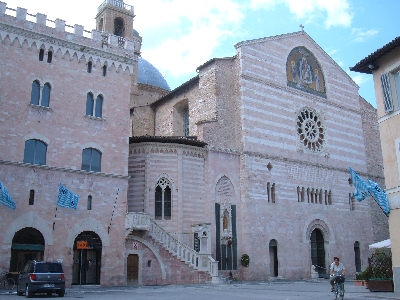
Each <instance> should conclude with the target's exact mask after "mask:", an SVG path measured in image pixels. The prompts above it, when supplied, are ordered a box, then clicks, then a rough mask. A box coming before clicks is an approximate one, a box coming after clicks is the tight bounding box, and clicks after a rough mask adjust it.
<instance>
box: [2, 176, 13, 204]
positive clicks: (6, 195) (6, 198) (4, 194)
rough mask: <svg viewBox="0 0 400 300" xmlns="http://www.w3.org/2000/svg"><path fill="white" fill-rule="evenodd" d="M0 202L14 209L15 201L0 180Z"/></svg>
mask: <svg viewBox="0 0 400 300" xmlns="http://www.w3.org/2000/svg"><path fill="white" fill-rule="evenodd" d="M0 204H3V205H5V206H7V207H9V208H11V209H15V208H16V206H15V202H14V201H13V199H12V198H11V196H10V194H9V193H8V191H7V189H6V187H5V186H4V185H3V183H2V182H1V181H0Z"/></svg>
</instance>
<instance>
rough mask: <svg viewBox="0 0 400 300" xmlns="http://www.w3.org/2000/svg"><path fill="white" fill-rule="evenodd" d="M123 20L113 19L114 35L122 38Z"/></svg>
mask: <svg viewBox="0 0 400 300" xmlns="http://www.w3.org/2000/svg"><path fill="white" fill-rule="evenodd" d="M124 31H125V28H124V20H123V19H122V18H115V19H114V35H116V36H124V33H125V32H124Z"/></svg>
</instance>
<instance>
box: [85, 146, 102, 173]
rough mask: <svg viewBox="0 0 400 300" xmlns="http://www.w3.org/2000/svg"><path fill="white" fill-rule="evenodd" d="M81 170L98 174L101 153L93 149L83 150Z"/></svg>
mask: <svg viewBox="0 0 400 300" xmlns="http://www.w3.org/2000/svg"><path fill="white" fill-rule="evenodd" d="M81 169H82V170H85V171H89V172H100V171H101V152H100V151H99V150H97V149H94V148H86V149H83V151H82V167H81Z"/></svg>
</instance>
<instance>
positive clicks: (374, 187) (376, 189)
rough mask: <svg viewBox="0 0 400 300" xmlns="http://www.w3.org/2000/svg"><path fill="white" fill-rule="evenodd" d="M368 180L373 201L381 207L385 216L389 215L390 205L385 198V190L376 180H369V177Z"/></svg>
mask: <svg viewBox="0 0 400 300" xmlns="http://www.w3.org/2000/svg"><path fill="white" fill-rule="evenodd" d="M368 182H369V185H370V191H371V193H372V195H373V196H374V198H375V201H376V202H377V203H378V205H379V206H380V207H381V208H382V210H383V212H384V213H385V215H386V216H387V215H389V213H390V206H389V202H388V200H387V197H386V193H385V191H384V190H383V189H382V188H381V187H380V186H379V184H377V183H376V182H373V181H372V180H369V179H368Z"/></svg>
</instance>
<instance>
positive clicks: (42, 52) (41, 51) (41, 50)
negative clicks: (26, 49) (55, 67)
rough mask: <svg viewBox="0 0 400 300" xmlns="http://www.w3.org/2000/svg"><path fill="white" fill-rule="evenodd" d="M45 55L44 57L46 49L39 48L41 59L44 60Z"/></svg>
mask: <svg viewBox="0 0 400 300" xmlns="http://www.w3.org/2000/svg"><path fill="white" fill-rule="evenodd" d="M43 57H44V49H43V48H42V49H40V50H39V61H43Z"/></svg>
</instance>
